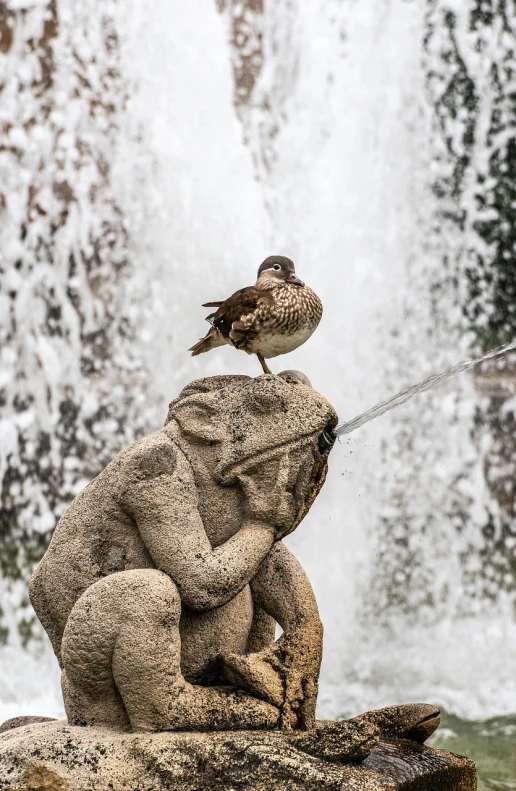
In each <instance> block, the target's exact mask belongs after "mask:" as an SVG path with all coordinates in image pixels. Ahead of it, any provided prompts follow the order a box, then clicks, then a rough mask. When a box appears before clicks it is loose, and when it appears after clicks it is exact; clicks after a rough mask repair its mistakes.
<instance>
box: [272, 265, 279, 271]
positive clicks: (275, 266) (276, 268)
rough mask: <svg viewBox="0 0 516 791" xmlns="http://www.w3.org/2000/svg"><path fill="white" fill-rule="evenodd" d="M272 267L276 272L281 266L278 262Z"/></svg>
mask: <svg viewBox="0 0 516 791" xmlns="http://www.w3.org/2000/svg"><path fill="white" fill-rule="evenodd" d="M272 268H273V269H275V270H276V272H279V271H280V269H281V266H280V265H279V264H274V266H273V267H272Z"/></svg>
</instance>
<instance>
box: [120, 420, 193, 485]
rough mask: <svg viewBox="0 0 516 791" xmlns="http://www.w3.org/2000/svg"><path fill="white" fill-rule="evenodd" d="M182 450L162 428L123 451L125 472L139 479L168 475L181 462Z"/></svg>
mask: <svg viewBox="0 0 516 791" xmlns="http://www.w3.org/2000/svg"><path fill="white" fill-rule="evenodd" d="M182 456H183V454H182V452H181V451H180V449H179V447H178V446H177V445H176V443H175V442H174V440H173V438H172V437H170V436H169V434H168V433H167V432H166V431H165V430H164V429H159V430H158V431H154V432H153V433H152V434H149V435H147V436H146V437H142V438H141V439H139V440H137V441H136V442H134V443H133V444H132V445H130V446H129V447H128V448H127V449H126V450H125V451H124V453H123V459H122V460H123V466H124V468H125V470H124V471H125V473H126V474H129V475H130V476H131V477H132V478H137V479H140V480H143V479H149V478H156V477H158V476H159V475H170V474H172V473H173V472H174V470H175V469H176V467H177V465H178V463H180V464H181V462H182Z"/></svg>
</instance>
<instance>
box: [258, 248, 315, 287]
mask: <svg viewBox="0 0 516 791" xmlns="http://www.w3.org/2000/svg"><path fill="white" fill-rule="evenodd" d="M281 283H291V284H292V285H294V286H301V287H302V286H304V283H303V281H302V280H300V279H299V278H298V276H297V275H296V268H295V266H294V262H293V261H291V259H290V258H286V256H284V255H270V256H269V257H268V258H266V259H265V261H263V263H261V264H260V268H259V269H258V276H257V279H256V285H257V287H258V288H267V287H269V288H270V287H271V286H275V285H280V284H281Z"/></svg>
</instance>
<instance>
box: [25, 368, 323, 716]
mask: <svg viewBox="0 0 516 791" xmlns="http://www.w3.org/2000/svg"><path fill="white" fill-rule="evenodd" d="M336 422H337V415H336V413H335V411H334V409H333V407H332V406H331V405H330V404H329V403H328V401H326V399H325V398H323V397H322V396H321V395H320V394H319V393H317V392H315V390H313V389H312V387H311V386H310V384H309V383H308V380H306V377H303V376H302V375H296V374H295V373H293V372H287V373H286V374H285V376H284V377H281V376H260V377H258V378H256V379H252V378H249V377H246V376H217V377H212V378H208V379H201V380H198V381H196V382H193V383H191V384H190V385H188V386H187V387H186V388H185V389H184V390H183V392H182V393H181V394H180V396H179V397H178V398H177V399H176V400H175V401H173V402H172V403H171V405H170V409H169V414H168V417H167V421H166V424H165V426H164V427H163V428H162V429H160V430H159V431H156V432H154V433H153V434H151V435H150V436H147V437H144V438H143V439H141V440H139V441H137V442H135V443H134V444H133V445H131V446H129V447H128V448H127V449H126V450H124V451H123V452H122V453H120V454H119V455H118V456H117V457H116V458H115V459H114V460H113V461H112V462H111V463H110V464H108V466H107V467H106V469H105V470H104V471H103V472H102V473H101V474H100V475H99V476H98V477H97V478H96V479H95V480H94V481H93V482H92V483H91V484H90V485H89V486H87V487H86V489H84V491H83V492H81V493H80V494H79V495H78V496H77V497H76V498H75V500H74V501H73V502H72V503H71V505H70V506H69V507H68V509H67V510H66V511H65V513H64V514H63V516H62V518H61V519H60V521H59V523H58V525H57V527H56V530H55V532H54V535H53V538H52V541H51V543H50V546H49V548H48V550H47V552H46V554H45V556H44V557H43V559H42V561H41V562H40V564H39V566H38V567H37V569H36V571H35V572H34V575H33V576H32V579H31V581H30V585H29V593H30V599H31V602H32V605H33V607H34V609H35V611H36V613H37V615H38V617H39V619H40V620H41V622H42V624H43V626H44V627H45V629H46V631H47V633H48V635H49V637H50V640H51V642H52V645H53V647H54V651H55V653H56V656H57V658H58V660H59V662H60V664H61V667H62V671H63V673H62V688H63V696H64V702H65V708H66V713H67V716H68V719H69V721H70V723H71V724H74V725H91V726H107V727H111V728H115V729H119V730H135V731H162V730H226V729H245V728H253V729H263V728H265V729H269V728H278V727H279V728H282V729H284V730H289V729H291V728H294V729H296V728H299V729H306V728H309V727H310V726H311V725H313V723H314V718H315V704H316V699H317V685H318V677H319V668H320V662H321V646H322V626H321V623H320V619H319V614H318V610H317V604H316V601H315V597H314V595H313V591H312V588H311V586H310V583H309V581H308V579H307V577H306V575H305V573H304V571H303V569H302V568H301V566H300V565H299V563H298V562H297V560H296V559H295V558H294V557H293V555H292V554H291V553H290V551H289V550H288V549H287V548H286V546H285V545H284V544H283V543H282V541H281V538H282V537H283V536H284V535H286V534H287V533H289V532H291V531H292V530H294V529H295V528H296V527H297V525H298V524H299V523H300V521H301V520H302V519H303V517H304V516H305V514H306V513H307V511H308V509H309V508H310V505H311V504H312V502H313V500H314V499H315V497H316V496H317V494H318V492H319V490H320V488H321V486H322V484H323V482H324V479H325V476H326V470H327V458H328V450H327V446H326V445H324V446H322V445H321V442H320V438H321V434H322V432H323V431H325V430H326V431H328V430H329V429H331V428H332V427H333V426H334V425H335V424H336ZM276 623H278V624H279V625H280V626H281V628H282V629H283V634H282V636H281V638H280V639H279V640H278V641H276V642H274V635H275V627H276Z"/></svg>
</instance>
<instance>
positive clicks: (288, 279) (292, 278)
mask: <svg viewBox="0 0 516 791" xmlns="http://www.w3.org/2000/svg"><path fill="white" fill-rule="evenodd" d="M285 283H293V284H294V285H295V286H304V283H303V281H302V280H300V279H299V278H298V276H297V275H296V273H295V272H291V273H290V274H288V275H287V276H286V278H285Z"/></svg>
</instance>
